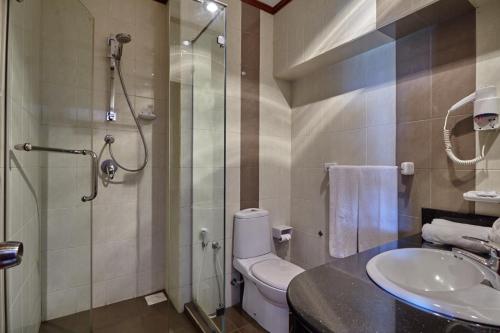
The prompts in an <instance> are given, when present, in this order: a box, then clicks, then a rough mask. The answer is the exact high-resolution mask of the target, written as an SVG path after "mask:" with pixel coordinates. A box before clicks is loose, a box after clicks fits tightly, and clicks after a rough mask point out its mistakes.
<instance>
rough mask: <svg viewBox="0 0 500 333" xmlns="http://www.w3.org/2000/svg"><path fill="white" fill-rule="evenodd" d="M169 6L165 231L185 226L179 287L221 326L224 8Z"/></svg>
mask: <svg viewBox="0 0 500 333" xmlns="http://www.w3.org/2000/svg"><path fill="white" fill-rule="evenodd" d="M169 4H170V45H171V46H170V48H171V61H170V63H171V69H170V71H171V77H170V80H171V86H170V89H171V93H170V96H171V103H172V104H171V115H170V116H171V119H170V128H171V135H170V138H171V147H172V148H171V152H172V153H173V155H171V165H175V164H177V165H178V166H179V167H178V168H171V174H170V179H171V186H172V187H173V188H175V187H178V188H180V189H181V193H183V195H181V199H180V202H177V198H176V196H175V193H172V197H171V200H170V202H171V207H170V213H171V218H170V223H172V224H173V225H174V226H175V229H172V227H171V228H170V230H171V232H172V230H190V234H189V235H188V234H184V235H185V238H184V239H182V237H181V242H182V243H183V244H182V245H188V246H189V251H190V253H191V261H190V262H191V265H190V266H191V267H190V270H189V271H190V273H191V274H188V273H189V271H187V272H186V275H185V276H182V278H183V279H186V278H187V280H184V286H185V288H189V289H190V290H189V293H190V294H191V295H192V298H191V299H192V302H193V303H194V306H195V308H196V309H197V311H198V312H199V313H201V315H202V317H204V319H205V320H206V321H207V323H208V324H209V325H211V326H212V327H213V328H214V329H219V330H222V329H223V315H224V308H225V292H224V290H225V284H226V280H227V279H226V258H225V257H226V247H225V96H226V94H225V93H226V92H225V84H226V63H225V50H226V43H225V29H226V27H225V24H226V7H225V5H224V4H222V3H219V2H215V1H203V2H201V1H194V0H189V1H184V0H172V1H170V2H169ZM176 182H178V185H175V186H174V185H173V184H174V183H176ZM230 222H231V221H228V223H230ZM176 224H179V225H178V226H177V225H176ZM181 236H182V235H181ZM182 245H181V246H182ZM174 253H175V252H174ZM189 275H190V276H189Z"/></svg>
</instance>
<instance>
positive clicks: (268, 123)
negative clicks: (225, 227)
mask: <svg viewBox="0 0 500 333" xmlns="http://www.w3.org/2000/svg"><path fill="white" fill-rule="evenodd" d="M260 45H261V47H260V50H261V51H260V80H259V82H260V86H259V90H260V93H259V105H260V125H259V126H260V128H259V207H260V208H263V209H266V210H268V211H269V214H270V222H271V225H283V224H284V225H290V203H291V185H290V179H291V166H292V165H291V164H292V163H291V158H292V155H291V149H292V147H291V122H292V110H291V108H290V106H289V104H288V100H287V98H290V91H291V86H290V83H289V82H285V81H281V80H278V79H276V78H275V77H274V75H273V73H274V71H273V68H274V65H273V60H274V56H273V50H274V48H273V45H274V16H272V15H270V14H268V13H266V12H263V11H261V12H260ZM273 244H274V250H275V252H276V253H277V254H278V255H280V256H281V257H285V258H289V253H290V242H286V243H281V244H280V243H277V242H273Z"/></svg>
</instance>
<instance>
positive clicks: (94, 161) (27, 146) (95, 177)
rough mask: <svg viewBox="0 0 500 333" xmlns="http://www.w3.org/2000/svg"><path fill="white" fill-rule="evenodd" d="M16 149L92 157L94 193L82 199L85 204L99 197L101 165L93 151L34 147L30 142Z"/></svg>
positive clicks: (16, 146) (17, 146) (19, 145)
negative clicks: (99, 166) (98, 171)
mask: <svg viewBox="0 0 500 333" xmlns="http://www.w3.org/2000/svg"><path fill="white" fill-rule="evenodd" d="M14 148H15V149H16V150H24V151H32V150H38V151H48V152H53V153H63V154H75V155H84V156H90V157H91V158H92V193H91V194H90V195H84V196H83V197H82V201H83V202H87V201H92V200H94V199H95V198H96V197H97V187H98V173H97V168H98V165H99V163H98V159H97V154H96V153H94V152H93V151H92V150H86V149H82V150H79V149H62V148H50V147H40V146H33V145H32V144H31V143H28V142H27V143H22V144H18V145H15V146H14Z"/></svg>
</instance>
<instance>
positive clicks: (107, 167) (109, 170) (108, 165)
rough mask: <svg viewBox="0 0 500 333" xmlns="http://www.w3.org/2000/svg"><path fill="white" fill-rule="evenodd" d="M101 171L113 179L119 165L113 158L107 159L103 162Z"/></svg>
mask: <svg viewBox="0 0 500 333" xmlns="http://www.w3.org/2000/svg"><path fill="white" fill-rule="evenodd" d="M101 171H102V172H103V173H104V174H105V175H106V176H107V177H108V179H110V180H113V179H114V178H115V175H116V173H117V172H118V165H117V164H116V163H115V162H114V161H113V160H105V161H103V162H102V163H101Z"/></svg>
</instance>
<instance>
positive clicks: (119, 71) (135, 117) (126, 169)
mask: <svg viewBox="0 0 500 333" xmlns="http://www.w3.org/2000/svg"><path fill="white" fill-rule="evenodd" d="M116 69H117V72H118V77H119V79H120V84H121V86H122V89H123V94H124V95H125V99H126V100H127V104H128V107H129V110H130V113H131V114H132V118H134V122H135V125H136V127H137V130H138V131H139V134H140V136H141V140H142V145H143V147H144V161H143V162H142V165H141V166H140V167H138V168H137V169H133V168H128V167H125V166H123V165H122V164H120V163H119V162H118V161H117V160H116V158H115V156H114V155H113V149H112V148H111V145H112V142H106V144H107V145H108V149H109V155H110V156H111V159H112V160H113V161H114V162H115V163H116V165H118V166H119V167H120V168H122V169H123V170H125V171H128V172H139V171H142V170H144V168H145V167H146V165H147V164H148V159H149V151H148V146H147V144H146V139H145V138H144V133H143V132H142V126H141V124H140V123H139V119H138V118H137V115H136V114H135V111H134V107H133V106H132V103H131V102H130V98H129V96H128V92H127V87H126V86H125V80H124V79H123V75H122V69H121V64H120V61H119V60H117V61H116Z"/></svg>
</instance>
